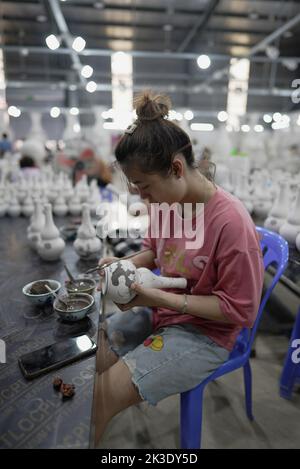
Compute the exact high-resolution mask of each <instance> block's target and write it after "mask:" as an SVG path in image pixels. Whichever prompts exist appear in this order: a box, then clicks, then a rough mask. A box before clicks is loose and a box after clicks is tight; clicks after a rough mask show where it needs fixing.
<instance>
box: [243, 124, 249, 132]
mask: <svg viewBox="0 0 300 469" xmlns="http://www.w3.org/2000/svg"><path fill="white" fill-rule="evenodd" d="M241 131H242V132H250V126H249V125H248V124H244V125H242V127H241Z"/></svg>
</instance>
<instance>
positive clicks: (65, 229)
mask: <svg viewBox="0 0 300 469" xmlns="http://www.w3.org/2000/svg"><path fill="white" fill-rule="evenodd" d="M77 231H78V226H76V225H75V224H74V225H64V226H62V227H61V228H60V233H61V235H62V237H63V238H64V240H65V241H74V240H75V239H76V235H77Z"/></svg>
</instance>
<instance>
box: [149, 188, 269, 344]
mask: <svg viewBox="0 0 300 469" xmlns="http://www.w3.org/2000/svg"><path fill="white" fill-rule="evenodd" d="M173 216H175V217H176V215H174V214H173ZM173 216H171V220H172V219H173ZM193 221H194V219H193ZM153 223H155V216H154V217H152V218H151V224H152V225H153ZM151 228H152V226H151ZM148 234H150V236H147V237H145V239H144V245H145V247H151V248H152V250H153V251H154V253H155V255H156V259H155V262H156V264H157V267H159V268H160V271H161V275H163V276H168V277H171V276H172V277H184V278H186V279H187V280H188V285H187V289H186V290H178V289H177V290H174V289H173V290H170V289H168V290H166V291H169V292H170V291H172V292H175V293H181V294H183V293H187V294H189V295H215V296H217V297H218V299H219V304H220V308H221V311H222V313H223V314H224V316H226V317H227V318H229V319H230V320H231V321H233V323H225V322H221V321H212V320H209V319H203V318H200V317H196V316H192V315H189V314H181V313H178V312H176V311H173V310H169V309H165V308H154V314H153V321H154V329H158V328H160V327H163V326H167V325H172V324H182V323H190V324H193V325H196V326H198V327H199V329H200V330H201V332H202V333H203V334H205V335H206V336H208V337H209V338H211V339H212V340H213V341H214V342H216V343H217V344H218V345H220V346H222V347H224V348H226V349H227V350H232V348H233V346H234V343H235V341H236V337H237V335H238V334H239V332H240V330H241V329H242V328H243V327H252V325H253V323H254V321H255V318H256V315H257V312H258V308H259V303H260V298H261V293H262V286H263V277H264V267H263V260H262V252H261V249H260V245H259V237H258V234H257V232H256V229H255V226H254V224H253V221H252V219H251V217H250V215H249V214H248V212H247V210H246V209H245V207H244V206H243V204H242V203H241V202H240V201H239V200H238V199H237V198H236V197H234V196H232V195H231V194H229V193H228V192H226V191H224V190H223V189H221V188H220V187H217V190H216V192H215V193H214V195H213V196H212V197H211V199H210V200H209V201H208V203H207V204H206V205H205V206H204V240H203V245H202V247H199V248H197V247H196V248H195V249H186V241H187V240H188V241H190V239H189V238H185V237H184V236H183V237H182V238H181V239H179V238H175V237H174V236H173V237H172V231H171V234H170V237H168V238H165V239H162V238H160V239H157V238H155V237H151V232H150V229H149V232H148ZM199 244H201V243H199Z"/></svg>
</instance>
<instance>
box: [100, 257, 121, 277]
mask: <svg viewBox="0 0 300 469" xmlns="http://www.w3.org/2000/svg"><path fill="white" fill-rule="evenodd" d="M119 260H120V259H119V258H118V257H112V256H111V257H103V259H101V261H100V262H99V267H102V266H103V265H104V264H110V263H111V262H116V261H119ZM99 275H100V277H104V269H102V270H100V271H99Z"/></svg>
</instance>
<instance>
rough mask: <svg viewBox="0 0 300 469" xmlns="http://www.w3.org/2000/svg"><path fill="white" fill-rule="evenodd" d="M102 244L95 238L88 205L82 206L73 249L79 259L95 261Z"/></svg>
mask: <svg viewBox="0 0 300 469" xmlns="http://www.w3.org/2000/svg"><path fill="white" fill-rule="evenodd" d="M101 247H102V243H101V240H100V239H99V238H98V237H97V236H96V229H95V228H94V226H93V224H92V222H91V217H90V206H89V204H82V222H81V225H80V227H79V229H78V232H77V238H76V239H75V241H74V249H75V251H76V253H77V254H78V256H79V257H80V258H81V259H86V260H90V259H97V258H98V257H99V255H100V252H101Z"/></svg>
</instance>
